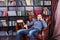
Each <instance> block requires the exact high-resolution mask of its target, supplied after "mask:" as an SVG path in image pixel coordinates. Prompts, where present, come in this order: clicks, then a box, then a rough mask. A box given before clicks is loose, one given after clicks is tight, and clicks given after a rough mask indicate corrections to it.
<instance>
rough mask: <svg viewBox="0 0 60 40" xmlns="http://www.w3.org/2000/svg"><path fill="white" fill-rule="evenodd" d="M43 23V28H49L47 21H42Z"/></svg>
mask: <svg viewBox="0 0 60 40" xmlns="http://www.w3.org/2000/svg"><path fill="white" fill-rule="evenodd" d="M41 21H42V25H43V27H44V28H46V27H47V23H46V21H45V20H41Z"/></svg>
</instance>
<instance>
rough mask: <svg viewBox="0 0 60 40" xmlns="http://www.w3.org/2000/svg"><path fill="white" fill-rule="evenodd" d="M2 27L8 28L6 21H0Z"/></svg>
mask: <svg viewBox="0 0 60 40" xmlns="http://www.w3.org/2000/svg"><path fill="white" fill-rule="evenodd" d="M0 26H4V27H5V26H8V25H7V21H6V20H0Z"/></svg>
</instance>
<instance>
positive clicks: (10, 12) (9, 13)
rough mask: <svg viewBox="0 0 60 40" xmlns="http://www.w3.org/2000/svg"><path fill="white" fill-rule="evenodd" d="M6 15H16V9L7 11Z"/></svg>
mask: <svg viewBox="0 0 60 40" xmlns="http://www.w3.org/2000/svg"><path fill="white" fill-rule="evenodd" d="M8 16H16V11H8Z"/></svg>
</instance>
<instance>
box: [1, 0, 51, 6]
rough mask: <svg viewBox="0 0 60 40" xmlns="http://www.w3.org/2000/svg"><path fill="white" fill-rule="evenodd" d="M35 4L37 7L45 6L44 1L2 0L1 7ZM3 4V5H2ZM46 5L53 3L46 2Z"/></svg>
mask: <svg viewBox="0 0 60 40" xmlns="http://www.w3.org/2000/svg"><path fill="white" fill-rule="evenodd" d="M33 2H34V3H35V5H43V1H42V0H34V1H33V0H18V1H15V0H9V1H8V0H0V6H16V5H17V6H21V5H24V6H26V5H34V4H33ZM1 4H2V5H1ZM44 5H51V1H44Z"/></svg>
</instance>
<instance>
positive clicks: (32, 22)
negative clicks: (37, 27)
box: [26, 19, 36, 26]
mask: <svg viewBox="0 0 60 40" xmlns="http://www.w3.org/2000/svg"><path fill="white" fill-rule="evenodd" d="M35 21H36V20H35V19H33V21H31V22H29V23H27V24H26V25H27V26H31V25H33V24H34V22H35Z"/></svg>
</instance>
